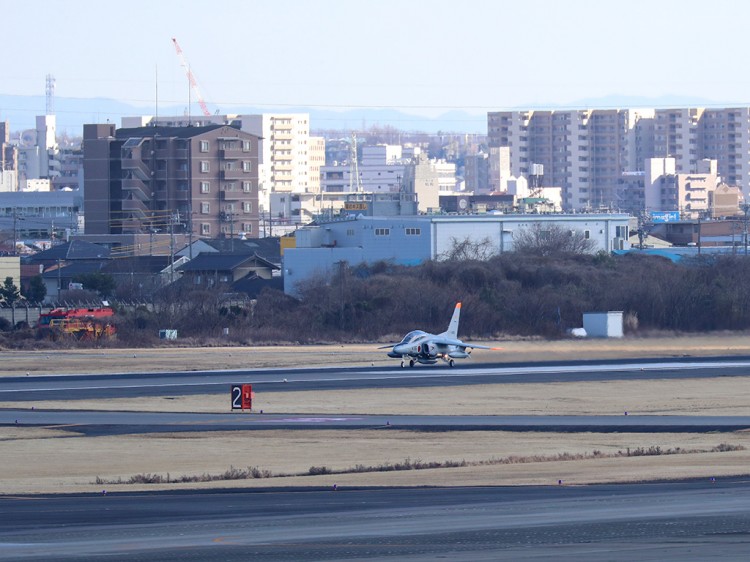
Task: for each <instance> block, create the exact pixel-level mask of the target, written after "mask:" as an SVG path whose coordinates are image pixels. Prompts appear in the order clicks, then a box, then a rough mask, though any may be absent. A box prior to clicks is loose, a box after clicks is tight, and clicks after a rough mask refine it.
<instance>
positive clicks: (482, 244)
mask: <svg viewBox="0 0 750 562" xmlns="http://www.w3.org/2000/svg"><path fill="white" fill-rule="evenodd" d="M495 254H497V251H496V250H495V248H494V247H493V244H492V240H491V239H490V237H489V236H485V237H484V238H482V239H481V240H475V239H473V238H471V237H470V236H466V237H465V238H463V239H462V240H459V239H458V238H454V237H451V245H450V248H448V249H447V250H446V251H445V252H443V253H442V254H440V256H439V259H440V260H443V261H469V260H478V261H487V260H488V259H490V258H491V257H493V256H494V255H495Z"/></svg>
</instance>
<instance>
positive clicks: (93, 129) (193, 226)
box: [83, 124, 259, 238]
mask: <svg viewBox="0 0 750 562" xmlns="http://www.w3.org/2000/svg"><path fill="white" fill-rule="evenodd" d="M83 170H84V185H85V194H84V208H85V217H86V226H85V229H86V234H87V235H89V234H129V233H133V234H139V233H149V232H161V233H165V232H167V231H170V230H171V231H173V232H176V233H192V235H195V236H199V237H201V236H203V237H209V238H216V237H218V236H221V235H222V234H224V235H227V236H230V235H234V236H237V235H238V234H239V233H240V232H244V233H246V234H247V235H248V236H249V237H254V236H257V235H258V223H259V214H258V137H257V136H255V135H251V134H249V133H246V132H243V131H241V130H239V129H238V128H235V127H232V126H228V125H208V126H205V127H162V126H157V127H139V128H129V129H115V126H114V125H110V124H106V125H102V124H95V125H84V130H83Z"/></svg>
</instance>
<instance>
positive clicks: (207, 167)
mask: <svg viewBox="0 0 750 562" xmlns="http://www.w3.org/2000/svg"><path fill="white" fill-rule="evenodd" d="M210 171H211V166H210V165H209V163H208V161H207V160H201V172H204V173H205V172H210Z"/></svg>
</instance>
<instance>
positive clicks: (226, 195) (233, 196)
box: [219, 189, 244, 201]
mask: <svg viewBox="0 0 750 562" xmlns="http://www.w3.org/2000/svg"><path fill="white" fill-rule="evenodd" d="M243 195H244V194H243V192H242V191H238V190H236V189H233V190H231V191H230V190H226V189H222V190H221V191H220V192H219V199H220V200H221V201H239V200H240V199H243Z"/></svg>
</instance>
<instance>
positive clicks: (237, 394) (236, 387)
mask: <svg viewBox="0 0 750 562" xmlns="http://www.w3.org/2000/svg"><path fill="white" fill-rule="evenodd" d="M241 409H242V385H241V384H233V385H232V410H241Z"/></svg>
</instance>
